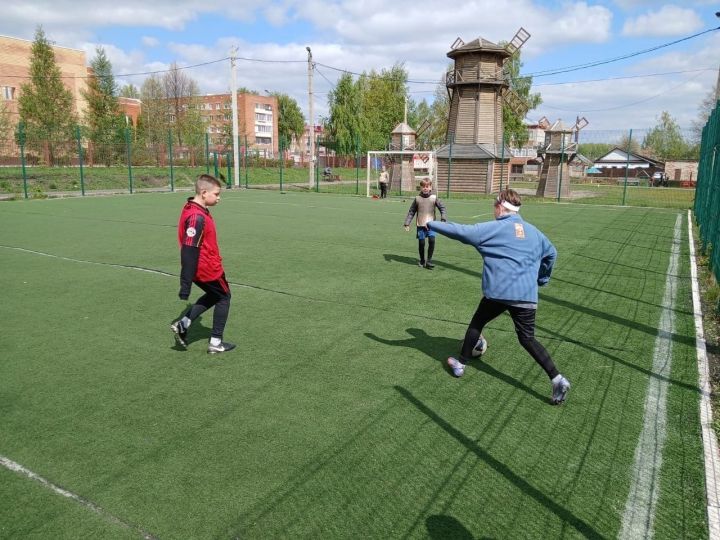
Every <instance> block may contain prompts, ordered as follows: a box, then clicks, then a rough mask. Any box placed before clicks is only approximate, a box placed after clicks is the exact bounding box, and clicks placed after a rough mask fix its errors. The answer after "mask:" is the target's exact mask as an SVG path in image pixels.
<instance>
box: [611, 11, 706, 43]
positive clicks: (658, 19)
mask: <svg viewBox="0 0 720 540" xmlns="http://www.w3.org/2000/svg"><path fill="white" fill-rule="evenodd" d="M702 26H703V22H702V20H701V19H700V17H699V16H698V14H697V13H695V11H693V10H692V9H687V8H681V7H678V6H673V5H667V6H663V7H662V8H661V9H659V10H658V11H649V12H647V13H645V14H643V15H639V16H638V17H636V18H634V19H628V20H627V21H625V24H624V25H623V30H622V33H623V35H625V36H634V37H637V36H680V35H684V34H689V33H691V32H694V31H695V30H698V29H699V28H702Z"/></svg>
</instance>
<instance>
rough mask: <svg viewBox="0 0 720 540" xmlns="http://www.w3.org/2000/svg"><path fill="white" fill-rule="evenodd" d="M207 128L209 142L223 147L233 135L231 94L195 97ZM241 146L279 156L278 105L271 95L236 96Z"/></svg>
mask: <svg viewBox="0 0 720 540" xmlns="http://www.w3.org/2000/svg"><path fill="white" fill-rule="evenodd" d="M195 101H196V103H197V104H198V107H199V108H200V115H201V116H202V118H203V120H204V121H205V123H206V125H207V133H208V134H209V135H210V143H211V144H212V145H213V146H216V147H217V146H222V145H223V144H224V143H225V141H226V140H227V137H228V134H231V133H232V94H229V93H228V94H208V95H205V96H198V97H197V98H195ZM237 107H238V132H239V136H240V146H241V147H243V146H244V145H245V140H246V138H247V145H248V148H249V149H250V151H251V152H257V153H258V154H260V155H262V156H267V157H274V156H276V155H277V153H278V140H279V138H278V120H279V115H278V103H277V98H275V97H273V96H259V95H256V94H238V97H237Z"/></svg>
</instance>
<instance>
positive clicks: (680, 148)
mask: <svg viewBox="0 0 720 540" xmlns="http://www.w3.org/2000/svg"><path fill="white" fill-rule="evenodd" d="M643 148H644V149H645V150H646V151H647V152H648V153H650V154H652V155H653V156H655V157H657V158H659V159H661V160H668V159H684V158H687V157H689V156H690V155H691V154H692V149H691V148H690V145H688V143H687V142H686V141H685V139H684V138H683V135H682V133H681V131H680V127H679V126H678V125H677V123H676V122H675V120H674V119H673V117H672V116H670V113H668V112H667V111H663V112H662V114H661V115H660V119H659V122H658V124H657V125H656V126H655V127H654V128H652V129H651V130H650V131H649V132H648V134H647V135H646V136H645V139H644V140H643Z"/></svg>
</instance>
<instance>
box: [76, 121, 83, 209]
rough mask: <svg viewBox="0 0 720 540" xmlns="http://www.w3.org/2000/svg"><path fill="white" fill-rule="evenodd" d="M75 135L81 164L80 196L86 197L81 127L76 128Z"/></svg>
mask: <svg viewBox="0 0 720 540" xmlns="http://www.w3.org/2000/svg"><path fill="white" fill-rule="evenodd" d="M75 135H76V137H77V147H78V163H79V164H80V194H81V195H82V196H85V174H83V152H82V139H81V138H80V126H75Z"/></svg>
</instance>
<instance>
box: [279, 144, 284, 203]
mask: <svg viewBox="0 0 720 540" xmlns="http://www.w3.org/2000/svg"><path fill="white" fill-rule="evenodd" d="M284 143H285V139H284V138H283V137H280V192H282V190H283V161H285V158H284V156H283V147H284Z"/></svg>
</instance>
